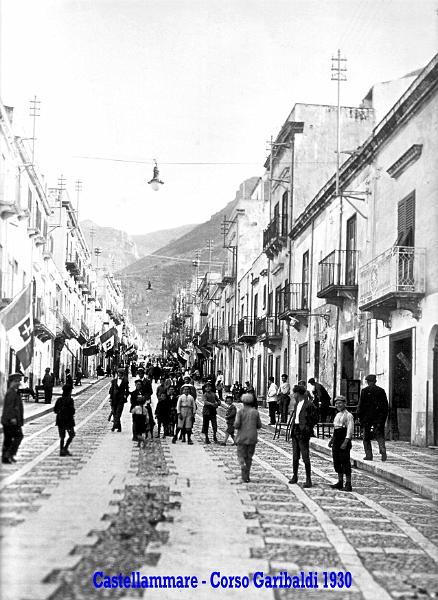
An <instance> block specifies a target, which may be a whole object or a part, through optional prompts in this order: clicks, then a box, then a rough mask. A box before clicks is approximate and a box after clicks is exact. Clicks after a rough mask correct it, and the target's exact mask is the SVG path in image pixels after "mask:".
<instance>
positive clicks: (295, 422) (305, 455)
mask: <svg viewBox="0 0 438 600" xmlns="http://www.w3.org/2000/svg"><path fill="white" fill-rule="evenodd" d="M292 392H293V396H294V400H295V407H294V410H293V412H292V416H291V422H292V436H291V439H292V452H293V459H292V468H293V475H292V478H291V479H290V480H289V483H298V466H299V462H300V457H301V458H302V459H303V463H304V467H305V469H306V483H305V484H304V486H303V487H305V488H310V487H312V478H311V466H310V451H309V441H310V438H311V437H312V435H313V428H314V427H315V425H316V423H317V422H318V414H317V410H316V408H315V405H314V404H313V402H312V401H311V400H309V398H308V397H307V395H306V393H307V390H306V387H305V385H294V387H293V390H292Z"/></svg>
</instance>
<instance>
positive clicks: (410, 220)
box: [397, 192, 415, 246]
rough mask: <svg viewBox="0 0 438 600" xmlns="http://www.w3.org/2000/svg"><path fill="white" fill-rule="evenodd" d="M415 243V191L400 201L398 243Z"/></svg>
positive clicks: (408, 244)
mask: <svg viewBox="0 0 438 600" xmlns="http://www.w3.org/2000/svg"><path fill="white" fill-rule="evenodd" d="M414 244H415V192H413V193H412V194H410V195H409V196H406V198H403V199H402V200H400V202H399V203H398V223H397V245H398V246H414Z"/></svg>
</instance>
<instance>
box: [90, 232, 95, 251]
mask: <svg viewBox="0 0 438 600" xmlns="http://www.w3.org/2000/svg"><path fill="white" fill-rule="evenodd" d="M95 235H96V230H95V229H94V225H92V226H91V227H90V239H91V254H93V250H94V236H95Z"/></svg>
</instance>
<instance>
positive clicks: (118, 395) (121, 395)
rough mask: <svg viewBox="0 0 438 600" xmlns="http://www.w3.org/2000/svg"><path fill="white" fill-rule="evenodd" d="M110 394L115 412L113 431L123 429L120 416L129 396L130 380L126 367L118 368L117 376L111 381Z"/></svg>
mask: <svg viewBox="0 0 438 600" xmlns="http://www.w3.org/2000/svg"><path fill="white" fill-rule="evenodd" d="M109 396H110V401H111V410H112V413H113V428H112V431H122V424H121V422H120V417H121V416H122V412H123V407H124V405H125V402H126V400H127V399H128V396H129V382H128V378H127V377H126V376H125V369H124V368H120V369H117V377H116V378H115V379H113V380H112V381H111V385H110V391H109Z"/></svg>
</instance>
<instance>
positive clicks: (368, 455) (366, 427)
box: [357, 375, 389, 461]
mask: <svg viewBox="0 0 438 600" xmlns="http://www.w3.org/2000/svg"><path fill="white" fill-rule="evenodd" d="M365 381H366V382H367V386H366V387H364V388H363V389H362V391H361V393H360V399H359V404H358V406H357V416H358V417H359V420H360V426H361V428H362V439H363V447H364V450H365V456H364V460H373V448H372V446H371V428H372V429H373V431H374V437H375V438H376V440H377V443H378V444H379V451H380V454H381V456H382V460H383V461H385V460H386V446H385V422H386V418H387V417H388V410H389V405H388V398H387V397H386V392H385V390H384V389H383V388H381V387H379V386H378V385H376V381H377V377H376V376H375V375H367V376H366V377H365Z"/></svg>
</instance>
